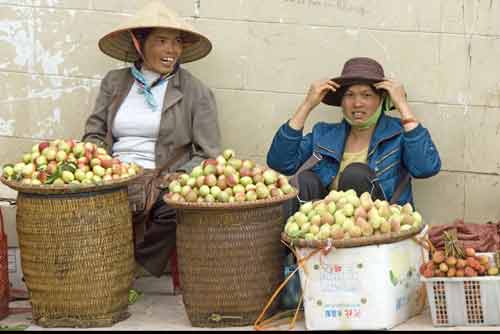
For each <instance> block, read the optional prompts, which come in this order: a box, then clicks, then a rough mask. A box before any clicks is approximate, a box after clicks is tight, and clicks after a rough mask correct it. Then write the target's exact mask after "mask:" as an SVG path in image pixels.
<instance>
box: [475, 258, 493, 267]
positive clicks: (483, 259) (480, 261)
mask: <svg viewBox="0 0 500 334" xmlns="http://www.w3.org/2000/svg"><path fill="white" fill-rule="evenodd" d="M476 260H478V261H479V263H480V264H481V265H483V266H484V265H485V264H488V263H489V262H490V260H489V258H488V256H486V255H480V256H477V257H476Z"/></svg>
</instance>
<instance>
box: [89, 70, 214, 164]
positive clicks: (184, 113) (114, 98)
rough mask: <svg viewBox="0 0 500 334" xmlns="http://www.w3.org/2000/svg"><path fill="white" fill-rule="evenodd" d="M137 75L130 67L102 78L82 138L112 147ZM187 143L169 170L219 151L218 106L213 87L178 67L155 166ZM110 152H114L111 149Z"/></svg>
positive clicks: (165, 106) (170, 86)
mask: <svg viewBox="0 0 500 334" xmlns="http://www.w3.org/2000/svg"><path fill="white" fill-rule="evenodd" d="M133 83H134V78H133V77H132V75H131V74H130V69H129V68H124V69H120V70H113V71H110V72H108V74H107V75H106V76H105V77H104V79H103V80H102V82H101V87H100V91H99V95H98V97H97V100H96V104H95V107H94V111H93V113H92V114H91V115H90V116H89V118H88V119H87V122H86V125H85V133H84V135H83V139H82V140H83V141H90V142H94V143H96V144H97V145H99V146H102V147H104V148H106V149H107V150H108V152H110V151H111V148H112V144H113V140H114V138H113V134H112V133H111V129H112V124H113V121H114V118H115V116H116V113H117V112H118V109H119V108H120V106H121V104H122V103H123V101H124V100H125V98H126V97H127V95H128V93H129V91H130V89H131V87H132V85H133ZM182 146H187V147H191V149H190V150H189V149H188V150H186V152H185V153H184V154H183V155H182V157H181V158H180V159H179V160H178V161H177V163H175V164H173V165H172V166H171V168H170V169H169V171H179V170H184V171H187V172H189V171H191V169H192V168H193V167H194V166H196V165H198V164H199V163H200V162H201V161H202V160H204V159H207V158H213V157H215V156H217V155H218V154H220V151H221V149H220V131H219V125H218V121H217V106H216V103H215V98H214V95H213V93H212V91H211V90H210V89H209V88H207V87H206V86H205V85H204V84H203V83H202V82H201V81H200V80H198V79H197V78H195V77H194V76H193V75H192V74H191V73H189V72H188V71H187V70H185V69H182V68H179V70H178V71H177V73H176V74H175V75H174V76H173V77H172V78H170V81H169V84H168V88H167V91H166V95H165V100H164V104H163V107H162V116H161V121H160V132H159V135H158V141H157V142H156V147H155V157H156V158H155V162H156V167H157V168H161V167H162V166H163V165H165V163H166V162H167V161H168V159H169V158H170V156H171V155H172V153H173V152H174V150H175V149H176V148H179V147H182ZM110 153H111V152H110Z"/></svg>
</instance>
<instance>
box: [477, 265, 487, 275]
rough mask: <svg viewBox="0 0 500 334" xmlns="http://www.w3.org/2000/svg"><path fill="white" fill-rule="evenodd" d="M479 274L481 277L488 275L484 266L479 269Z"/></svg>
mask: <svg viewBox="0 0 500 334" xmlns="http://www.w3.org/2000/svg"><path fill="white" fill-rule="evenodd" d="M477 273H478V274H479V275H484V274H485V273H486V268H485V267H484V266H482V265H479V267H478V268H477Z"/></svg>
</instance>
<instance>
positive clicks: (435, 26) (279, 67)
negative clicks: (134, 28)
mask: <svg viewBox="0 0 500 334" xmlns="http://www.w3.org/2000/svg"><path fill="white" fill-rule="evenodd" d="M163 2H164V3H165V4H166V5H168V6H170V7H172V8H174V9H175V10H177V11H178V12H180V13H181V15H183V16H185V17H188V18H189V19H190V20H192V22H193V24H194V25H195V26H196V27H197V28H198V29H199V30H200V31H203V32H204V33H206V34H207V35H208V36H209V37H210V38H211V40H212V41H213V44H214V50H213V52H212V53H211V54H210V55H209V56H208V57H206V58H205V59H203V60H201V61H199V62H196V63H193V64H189V65H188V66H186V67H187V68H189V69H190V70H191V71H192V72H193V73H194V74H195V75H197V76H198V77H199V78H201V79H202V80H203V81H204V82H205V83H206V84H207V85H208V86H210V87H211V88H212V89H213V90H214V92H215V94H216V98H217V102H218V106H219V119H220V123H221V127H222V132H223V144H224V147H232V148H235V149H236V150H237V152H238V153H239V155H242V156H246V157H249V158H254V159H257V160H259V161H264V157H265V154H266V152H267V149H268V147H269V143H270V141H271V138H272V136H273V134H274V132H275V130H276V129H277V127H278V126H279V125H280V124H281V123H282V122H284V121H285V120H286V119H287V118H288V117H290V115H291V114H292V113H293V112H294V111H295V108H296V106H297V105H298V103H299V102H300V101H301V100H302V99H303V97H304V94H305V92H306V90H307V88H308V86H309V84H310V82H311V81H313V80H316V79H319V78H323V77H331V76H334V75H337V74H338V73H340V70H341V68H342V64H343V63H344V62H345V60H347V59H348V58H349V57H353V56H361V55H363V56H369V57H374V58H376V59H378V60H379V61H380V62H381V63H382V64H383V66H384V67H385V70H386V73H387V74H388V75H389V76H392V77H395V78H397V79H398V80H399V81H401V82H403V83H404V84H405V87H406V88H407V91H408V95H409V100H410V101H411V105H412V107H413V109H414V112H415V114H416V115H417V117H418V118H419V119H420V120H422V122H423V124H424V125H425V126H426V127H428V128H429V129H430V131H431V133H432V135H433V138H434V140H435V142H436V144H437V146H438V149H439V150H440V153H441V157H442V160H443V170H442V172H441V173H440V174H439V175H438V176H436V177H434V178H432V179H428V180H418V181H415V194H416V203H417V206H418V209H419V210H420V211H421V212H422V213H423V215H424V217H425V219H426V220H427V221H428V222H430V223H432V224H437V223H448V222H451V221H452V220H453V219H454V218H456V217H465V219H466V221H469V222H485V221H487V220H494V221H496V220H498V219H500V205H499V204H500V177H499V174H498V173H499V171H500V155H498V154H496V153H497V150H498V147H499V143H500V67H499V65H498V62H499V59H500V20H499V19H498V18H499V17H500V0H265V1H264V0H260V1H259V0H239V1H236V0H164V1H163ZM146 3H147V1H145V0H134V1H122V0H107V1H98V0H0V50H1V52H0V147H1V148H2V149H1V150H0V164H2V163H5V162H8V161H12V160H14V159H17V158H19V157H20V151H23V150H28V149H29V148H30V147H31V145H32V144H33V143H34V142H37V141H39V140H41V139H44V138H59V137H74V138H79V137H80V136H81V135H82V128H83V124H84V120H85V119H86V117H87V116H88V114H89V113H90V112H91V110H92V106H93V103H94V99H95V97H96V93H97V90H98V87H99V82H100V79H101V78H102V77H103V75H104V74H105V73H106V71H108V70H110V69H113V68H118V67H121V66H123V65H125V64H123V63H119V62H116V61H113V60H112V59H111V58H108V57H107V56H105V55H103V54H101V53H100V51H99V50H98V48H97V40H98V39H99V37H100V36H102V35H103V34H104V33H107V32H109V31H110V30H111V29H112V28H113V27H114V26H115V25H116V24H117V23H118V22H119V21H120V20H122V19H124V18H125V17H126V16H128V15H129V13H131V12H133V11H134V10H135V9H137V8H140V7H142V6H143V5H144V4H146ZM320 119H323V120H330V121H334V120H338V119H339V112H338V110H335V109H333V108H329V107H326V106H322V107H319V108H318V109H317V110H316V111H315V112H314V113H313V116H312V117H311V119H310V120H309V121H308V126H307V128H308V129H309V128H310V126H311V125H312V124H313V123H314V122H315V121H317V120H320ZM2 191H3V192H4V193H9V192H8V190H5V189H2ZM10 194H11V193H10ZM0 195H1V193H0Z"/></svg>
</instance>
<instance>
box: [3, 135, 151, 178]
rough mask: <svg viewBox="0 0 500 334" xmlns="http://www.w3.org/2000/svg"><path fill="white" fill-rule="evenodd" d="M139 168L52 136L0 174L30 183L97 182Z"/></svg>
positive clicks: (102, 151) (89, 145) (90, 146)
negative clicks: (54, 138) (51, 138)
mask: <svg viewBox="0 0 500 334" xmlns="http://www.w3.org/2000/svg"><path fill="white" fill-rule="evenodd" d="M140 170H141V168H140V167H139V166H138V165H136V164H133V163H131V164H127V163H123V162H121V161H120V160H118V159H114V158H112V157H111V156H110V155H109V154H108V153H107V152H106V150H105V149H104V148H101V147H97V146H96V145H95V144H93V143H90V142H77V141H76V140H72V139H69V140H62V139H56V140H53V141H43V142H41V143H38V144H35V145H34V146H33V147H32V149H31V152H28V153H25V154H23V156H22V161H20V162H17V163H14V164H5V165H4V166H3V173H2V177H3V178H4V179H5V180H7V181H13V182H20V183H21V184H23V185H33V186H37V185H54V186H64V185H65V184H70V185H99V184H102V183H111V182H113V181H118V180H123V179H127V178H129V177H132V176H135V175H137V174H138V173H139V171H140Z"/></svg>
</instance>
